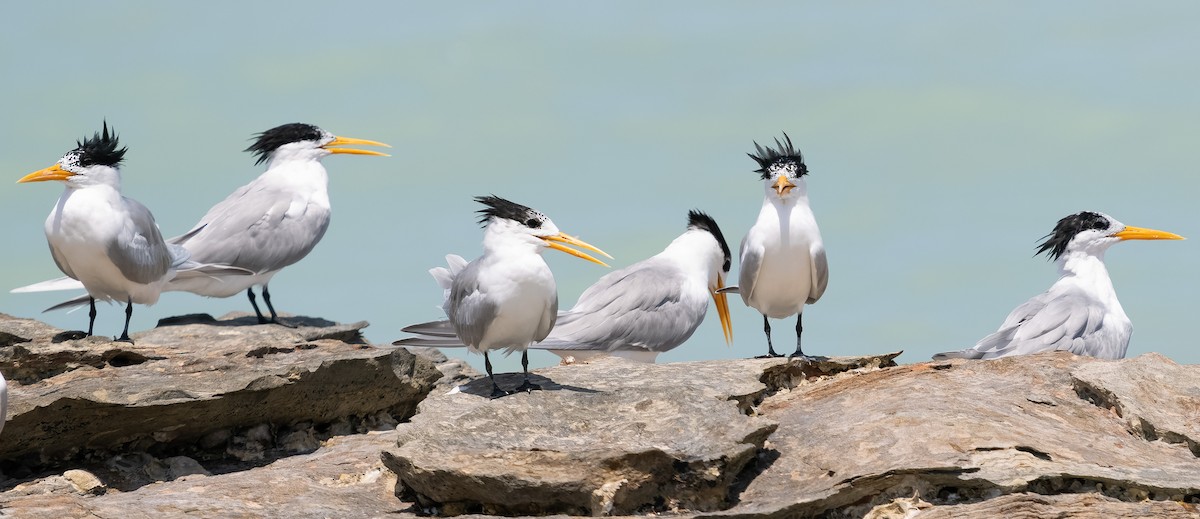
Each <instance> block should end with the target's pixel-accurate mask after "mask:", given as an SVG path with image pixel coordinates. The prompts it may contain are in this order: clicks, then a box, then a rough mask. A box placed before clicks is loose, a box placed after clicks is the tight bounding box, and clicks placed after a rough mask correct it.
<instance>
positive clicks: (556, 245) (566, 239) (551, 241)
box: [541, 233, 612, 267]
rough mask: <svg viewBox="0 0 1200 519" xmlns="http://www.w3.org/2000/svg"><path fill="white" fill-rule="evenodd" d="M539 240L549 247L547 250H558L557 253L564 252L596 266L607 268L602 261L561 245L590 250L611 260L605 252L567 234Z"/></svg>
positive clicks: (544, 237) (543, 237)
mask: <svg viewBox="0 0 1200 519" xmlns="http://www.w3.org/2000/svg"><path fill="white" fill-rule="evenodd" d="M541 239H542V240H543V241H545V242H546V246H547V247H549V248H551V249H554V250H558V251H563V252H565V253H567V254H570V255H572V256H575V257H576V258H582V259H585V260H588V261H590V262H592V263H596V264H598V265H604V266H605V267H607V266H608V264H607V263H605V262H603V261H600V260H598V259H596V258H593V257H592V256H591V255H589V254H588V253H586V252H580V251H577V250H575V249H572V248H569V247H567V246H566V245H563V244H564V243H565V244H567V245H574V246H576V247H579V248H581V249H587V250H590V251H592V252H596V253H599V254H602V255H603V256H604V257H606V258H608V259H612V256H609V255H608V253H607V252H604V251H602V250H600V249H597V248H596V246H594V245H592V244H590V243H587V242H585V241H583V240H581V239H579V238H576V237H574V236H570V235H568V234H565V233H558V234H556V235H554V236H541Z"/></svg>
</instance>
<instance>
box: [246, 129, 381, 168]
mask: <svg viewBox="0 0 1200 519" xmlns="http://www.w3.org/2000/svg"><path fill="white" fill-rule="evenodd" d="M348 144H361V145H366V146H385V147H389V148H390V147H391V146H388V145H387V144H384V143H382V142H375V141H368V140H365V139H353V138H350V137H338V136H336V135H334V134H332V133H329V132H327V131H325V130H322V129H320V128H318V127H316V126H314V125H311V124H305V123H288V124H283V125H280V126H276V127H274V128H271V129H270V130H267V131H265V132H262V133H260V134H258V136H257V137H256V138H255V140H254V144H251V145H250V147H249V148H246V151H248V152H251V153H254V154H255V155H256V156H257V161H256V162H255V164H262V163H263V162H267V167H271V166H272V165H273V164H275V163H281V162H287V161H293V160H321V159H322V158H325V157H327V156H329V155H331V154H334V153H348V154H352V155H377V156H382V157H386V156H387V154H385V153H380V152H378V151H370V150H356V149H353V148H338V147H336V146H345V145H348Z"/></svg>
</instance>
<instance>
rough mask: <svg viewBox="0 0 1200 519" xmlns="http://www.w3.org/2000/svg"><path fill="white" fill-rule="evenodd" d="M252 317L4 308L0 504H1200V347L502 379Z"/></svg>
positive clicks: (440, 509)
mask: <svg viewBox="0 0 1200 519" xmlns="http://www.w3.org/2000/svg"><path fill="white" fill-rule="evenodd" d="M239 319H243V318H233V319H222V320H220V321H214V322H198V321H197V319H196V318H188V319H184V320H183V321H182V322H181V323H179V324H176V325H171V326H163V327H160V328H158V329H155V330H151V331H148V332H144V333H140V334H135V336H134V338H135V340H137V343H136V344H134V345H128V344H122V343H113V342H111V341H108V340H105V339H100V338H93V339H83V340H59V341H58V342H55V338H56V337H57V338H58V339H64V338H66V336H64V335H62V334H61V333H60V331H59V330H55V329H53V328H50V327H48V326H45V325H43V324H41V323H37V322H36V321H29V320H19V319H12V318H0V371H3V372H4V374H5V375H6V376H8V377H10V378H11V379H13V382H12V387H11V388H10V391H11V395H12V396H13V399H12V402H11V403H12V408H11V411H12V413H11V415H10V421H9V422H8V425H7V427H6V428H5V429H4V431H3V433H2V435H0V468H3V469H4V474H3V475H0V516H3V517H10V516H11V517H34V518H59V517H80V518H83V517H87V518H113V519H131V518H141V517H155V518H157V517H214V518H217V517H351V518H357V517H363V518H366V517H413V516H416V515H417V514H429V513H435V514H441V515H454V514H460V513H465V514H506V515H512V514H534V515H540V514H578V515H605V514H608V515H622V514H635V515H637V514H640V515H645V514H647V513H651V514H656V515H666V516H678V517H739V518H740V517H745V518H760V517H761V518H768V517H770V518H774V517H834V518H838V517H870V518H872V519H890V518H911V517H919V518H925V517H929V518H940V517H988V518H990V517H1017V518H1021V517H1029V518H1034V517H1056V516H1057V517H1067V516H1070V517H1097V518H1099V517H1168V518H1173V517H1200V512H1198V510H1197V506H1198V505H1200V457H1198V454H1200V453H1198V452H1197V440H1198V439H1200V428H1198V427H1200V426H1198V425H1197V417H1200V366H1180V365H1176V364H1175V363H1173V362H1171V361H1170V360H1169V359H1166V358H1165V357H1162V356H1159V355H1154V354H1149V355H1143V356H1141V357H1138V358H1135V359H1127V360H1124V361H1116V362H1112V361H1100V360H1095V359H1091V358H1084V357H1076V356H1073V355H1070V354H1068V353H1057V354H1043V355H1036V356H1030V357H1022V358H1008V359H999V360H995V361H986V362H983V361H963V360H955V361H949V362H933V363H921V364H914V365H905V366H895V365H894V363H893V361H892V359H893V358H894V357H895V355H896V354H888V355H880V356H868V357H856V358H834V359H828V360H824V361H821V362H816V363H800V362H798V361H788V360H787V359H769V360H757V359H753V360H735V361H708V362H691V363H677V364H662V365H646V364H636V363H630V362H627V361H623V360H620V359H603V360H599V361H594V362H592V363H586V364H578V365H572V366H558V367H552V368H547V369H543V370H537V371H536V372H535V376H534V377H533V381H534V382H535V383H540V384H542V385H543V387H544V388H545V390H543V391H540V392H533V393H521V394H516V395H512V396H507V397H503V398H500V399H496V400H492V399H490V398H488V395H489V394H490V389H491V386H490V382H488V381H487V380H486V379H480V378H479V377H478V374H477V373H474V372H473V371H472V370H470V369H469V368H466V367H465V366H464V365H463V364H462V363H461V362H458V361H450V360H447V359H445V358H444V357H442V356H440V354H439V353H437V352H435V351H428V350H423V351H419V352H417V353H416V354H411V353H409V352H407V351H403V350H392V349H380V348H375V347H373V346H371V345H369V344H366V343H365V342H364V341H362V340H361V338H360V337H359V336H358V332H357V330H358V329H360V328H361V324H356V325H346V326H343V325H335V324H333V323H328V322H324V321H320V320H308V319H295V322H296V323H297V324H300V325H301V326H299V327H297V328H294V329H289V328H283V327H275V326H258V325H256V324H253V322H252V320H239ZM251 319H252V318H251ZM499 378H500V384H501V385H502V386H503V387H513V386H515V385H517V384H518V383H519V382H520V375H519V374H504V375H500V377H499ZM426 395H428V396H426ZM422 399H424V400H423V401H422ZM418 402H419V405H418ZM214 409H219V411H217V410H214ZM413 412H416V413H417V414H416V415H415V416H411V415H412V413H413ZM410 416H411V419H409V417H410ZM406 419H409V420H408V421H407V422H406V421H405V420H406ZM397 422H400V423H399V426H398V427H397ZM372 430H374V431H376V432H367V431H372ZM14 431H20V432H19V433H15V432H14Z"/></svg>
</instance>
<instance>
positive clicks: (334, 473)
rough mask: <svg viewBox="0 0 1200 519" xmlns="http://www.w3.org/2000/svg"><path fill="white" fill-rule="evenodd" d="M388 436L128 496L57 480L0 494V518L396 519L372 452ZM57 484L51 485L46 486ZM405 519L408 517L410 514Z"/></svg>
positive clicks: (388, 482) (335, 443)
mask: <svg viewBox="0 0 1200 519" xmlns="http://www.w3.org/2000/svg"><path fill="white" fill-rule="evenodd" d="M396 437H397V434H396V433H395V432H394V431H386V432H382V433H370V434H357V435H349V436H339V437H336V438H333V439H330V440H329V441H327V442H326V444H325V445H324V446H322V447H321V448H320V449H318V450H317V451H315V452H312V453H310V454H303V455H298V456H292V457H289V458H285V459H281V460H278V461H275V462H273V463H271V464H268V465H265V466H263V467H259V468H255V469H253V470H246V471H240V472H233V473H229V474H222V475H219V476H205V475H200V474H198V475H190V476H184V477H181V478H179V479H176V480H174V481H168V482H164V483H155V484H152V485H146V486H144V487H141V488H139V489H137V490H136V491H132V492H110V493H108V494H105V495H101V496H93V495H89V494H87V493H83V492H79V491H77V490H76V489H73V488H68V487H67V486H66V485H67V483H62V482H59V480H61V479H64V478H63V477H62V476H54V477H51V478H46V479H44V480H42V481H40V482H39V484H40V485H41V487H40V488H22V487H17V488H15V489H12V490H9V491H8V492H5V493H4V494H2V495H0V516H4V517H10V516H11V517H25V518H32V519H61V518H68V517H72V518H75V517H77V518H110V519H143V518H144V519H158V518H163V517H212V518H225V517H301V518H303V517H314V518H323V517H330V518H333V517H336V518H339V519H356V518H368V517H381V516H388V517H395V515H393V514H396V513H397V512H400V511H402V510H405V509H408V508H410V507H411V504H409V503H405V502H403V501H401V500H400V499H399V498H397V497H396V496H395V494H393V493H392V492H393V489H394V488H395V485H396V477H395V475H394V474H392V473H391V472H390V471H388V470H386V469H385V468H384V467H383V463H381V462H380V460H379V452H380V451H381V450H383V449H385V448H387V447H388V446H390V445H394V444H395V441H396ZM56 484H57V485H58V487H54V486H53V485H56ZM410 516H411V514H410Z"/></svg>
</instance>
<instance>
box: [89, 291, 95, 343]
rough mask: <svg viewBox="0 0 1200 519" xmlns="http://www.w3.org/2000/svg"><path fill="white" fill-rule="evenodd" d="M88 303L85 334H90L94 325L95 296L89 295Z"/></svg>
mask: <svg viewBox="0 0 1200 519" xmlns="http://www.w3.org/2000/svg"><path fill="white" fill-rule="evenodd" d="M88 304H89V305H90V306H91V308H90V309H89V310H88V333H87V336H88V337H91V336H92V331H93V328H94V327H95V326H96V298H94V297H89V298H88Z"/></svg>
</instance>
